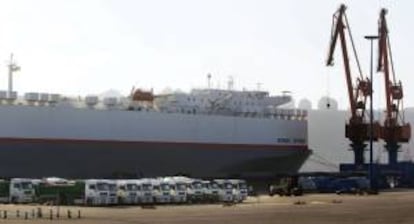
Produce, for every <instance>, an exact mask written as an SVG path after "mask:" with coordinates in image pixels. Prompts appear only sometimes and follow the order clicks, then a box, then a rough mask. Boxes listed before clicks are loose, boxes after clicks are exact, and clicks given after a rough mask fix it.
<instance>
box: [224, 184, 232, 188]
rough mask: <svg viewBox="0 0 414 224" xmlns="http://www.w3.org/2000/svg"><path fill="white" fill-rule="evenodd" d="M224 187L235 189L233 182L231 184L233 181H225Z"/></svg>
mask: <svg viewBox="0 0 414 224" xmlns="http://www.w3.org/2000/svg"><path fill="white" fill-rule="evenodd" d="M224 189H233V184H231V183H225V184H224Z"/></svg>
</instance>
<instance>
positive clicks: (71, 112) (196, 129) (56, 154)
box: [0, 105, 310, 177]
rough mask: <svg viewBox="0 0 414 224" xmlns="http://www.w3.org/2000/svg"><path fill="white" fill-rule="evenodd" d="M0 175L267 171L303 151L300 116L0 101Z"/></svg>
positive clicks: (290, 164)
mask: <svg viewBox="0 0 414 224" xmlns="http://www.w3.org/2000/svg"><path fill="white" fill-rule="evenodd" d="M0 116H1V123H2V127H1V128H0V160H1V161H0V176H27V177H28V176H37V177H39V176H51V175H56V176H62V177H97V176H106V177H108V176H110V175H114V174H116V173H128V174H135V175H140V176H154V175H167V174H170V175H171V174H177V173H183V174H188V175H193V176H200V177H201V176H205V177H206V176H208V177H225V176H269V175H274V174H276V173H279V172H295V171H297V170H298V169H299V168H300V166H301V165H302V163H303V162H304V160H305V159H306V158H307V156H308V155H309V153H310V151H309V150H308V147H307V121H306V120H283V119H274V118H253V117H233V116H219V115H201V114H199V115H198V114H179V113H161V112H137V111H122V110H91V109H78V108H65V107H42V106H18V105H2V106H0Z"/></svg>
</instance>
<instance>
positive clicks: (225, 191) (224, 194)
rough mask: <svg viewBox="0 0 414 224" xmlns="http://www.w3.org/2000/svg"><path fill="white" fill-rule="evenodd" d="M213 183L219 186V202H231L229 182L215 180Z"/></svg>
mask: <svg viewBox="0 0 414 224" xmlns="http://www.w3.org/2000/svg"><path fill="white" fill-rule="evenodd" d="M214 182H216V183H217V184H218V185H219V188H220V190H219V197H218V198H219V201H221V202H233V201H234V197H233V184H232V182H231V181H230V180H226V179H215V180H214Z"/></svg>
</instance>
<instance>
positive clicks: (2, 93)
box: [0, 91, 7, 100]
mask: <svg viewBox="0 0 414 224" xmlns="http://www.w3.org/2000/svg"><path fill="white" fill-rule="evenodd" d="M5 99H7V91H0V100H5Z"/></svg>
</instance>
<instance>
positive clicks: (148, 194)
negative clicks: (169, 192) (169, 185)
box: [136, 178, 154, 204]
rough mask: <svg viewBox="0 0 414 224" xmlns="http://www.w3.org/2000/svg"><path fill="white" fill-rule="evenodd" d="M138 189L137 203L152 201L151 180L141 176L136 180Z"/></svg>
mask: <svg viewBox="0 0 414 224" xmlns="http://www.w3.org/2000/svg"><path fill="white" fill-rule="evenodd" d="M136 183H137V185H138V189H139V195H138V197H139V199H138V201H139V203H140V204H152V203H154V188H153V185H152V180H151V179H148V178H143V179H139V180H136Z"/></svg>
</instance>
